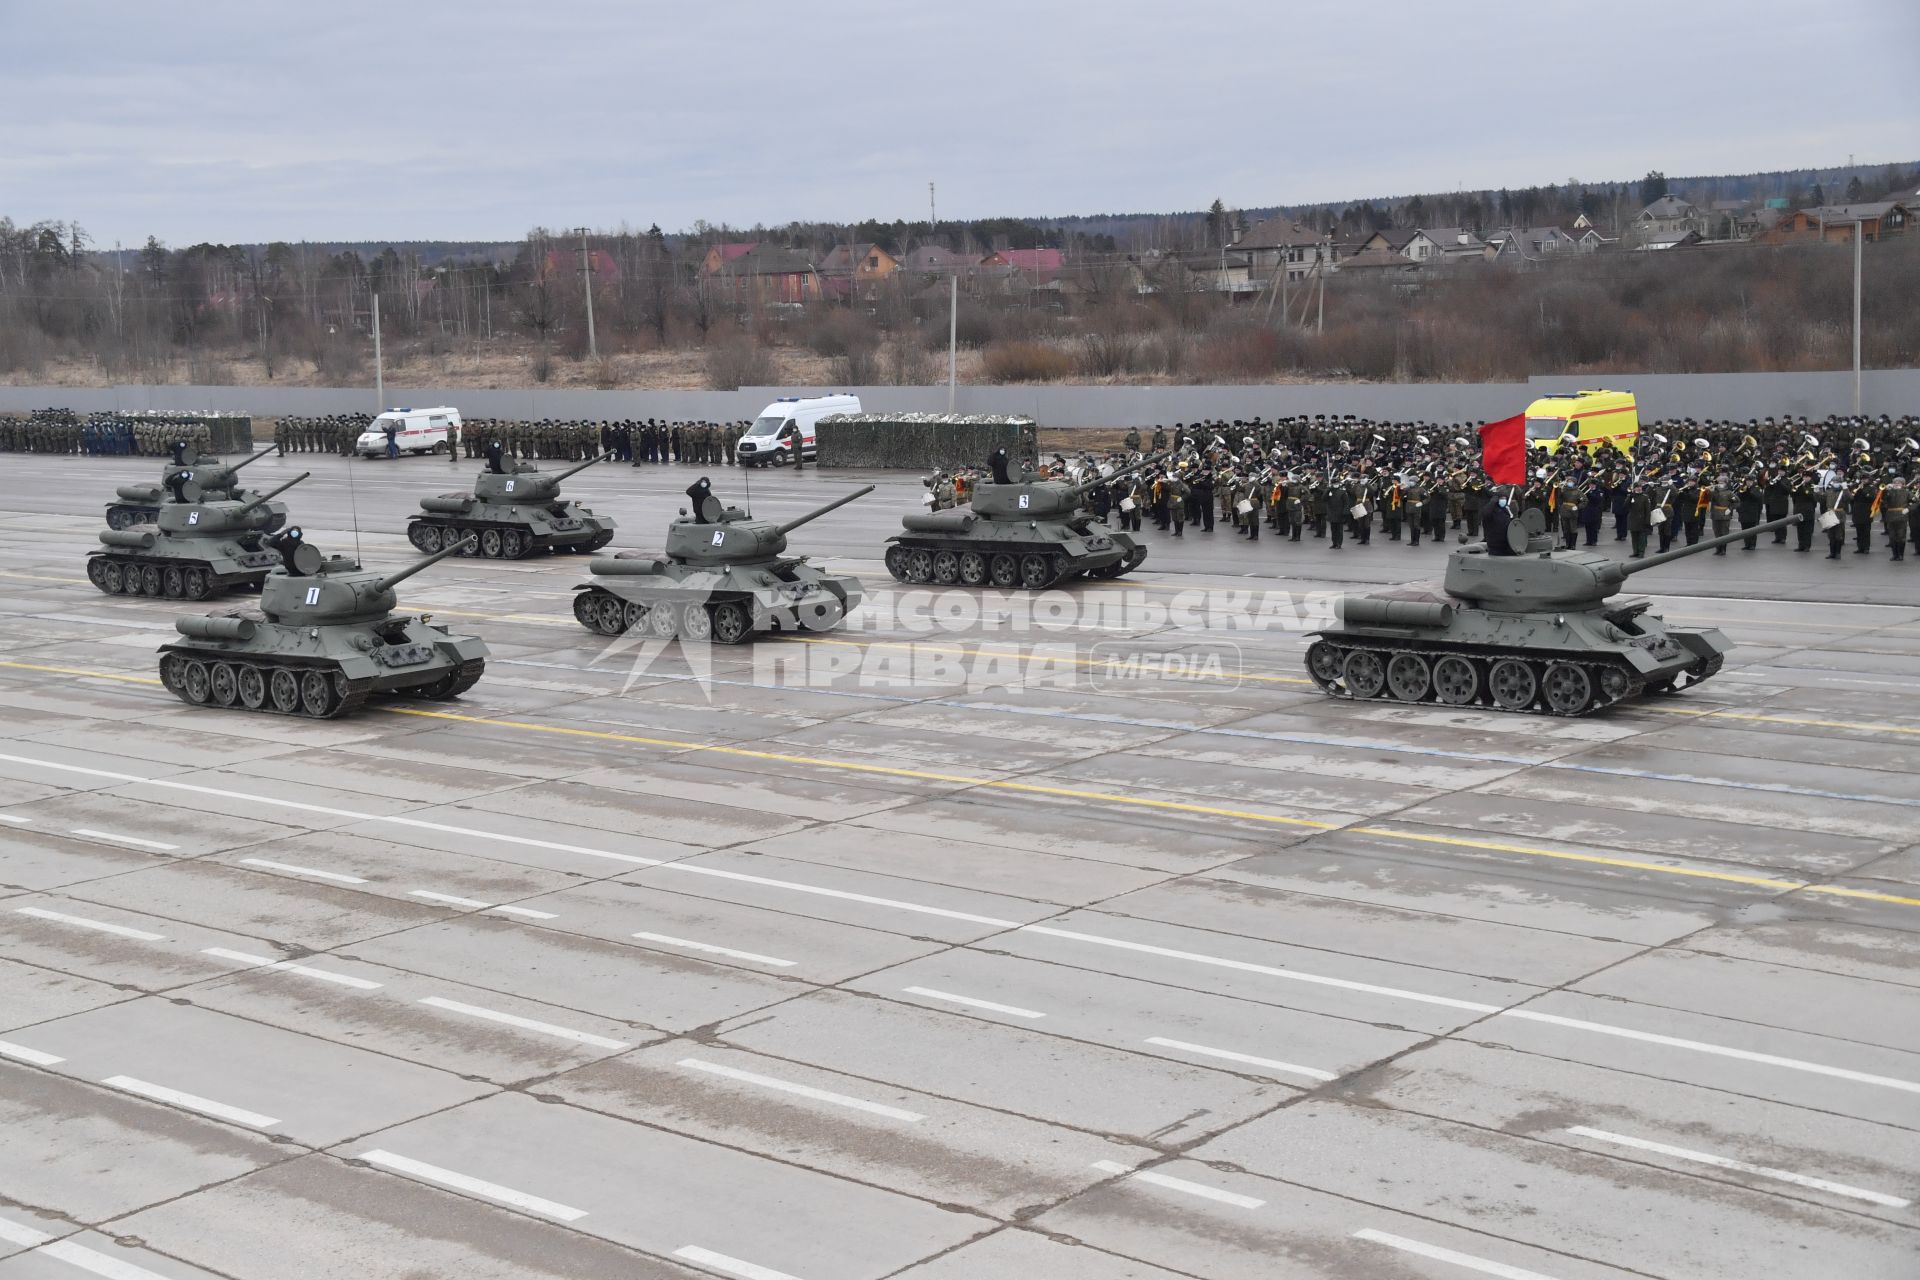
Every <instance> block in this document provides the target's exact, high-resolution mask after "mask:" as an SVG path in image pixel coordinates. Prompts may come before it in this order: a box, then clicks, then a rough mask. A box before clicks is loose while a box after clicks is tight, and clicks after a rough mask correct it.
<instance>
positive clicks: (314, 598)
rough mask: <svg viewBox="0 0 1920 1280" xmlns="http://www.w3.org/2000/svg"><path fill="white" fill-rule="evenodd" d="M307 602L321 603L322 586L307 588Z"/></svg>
mask: <svg viewBox="0 0 1920 1280" xmlns="http://www.w3.org/2000/svg"><path fill="white" fill-rule="evenodd" d="M307 603H308V604H319V603H320V588H318V587H308V588H307Z"/></svg>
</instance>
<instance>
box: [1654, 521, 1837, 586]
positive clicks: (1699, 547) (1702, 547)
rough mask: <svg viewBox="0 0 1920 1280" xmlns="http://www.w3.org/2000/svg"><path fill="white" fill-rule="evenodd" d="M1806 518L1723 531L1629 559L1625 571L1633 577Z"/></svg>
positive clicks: (1768, 522)
mask: <svg viewBox="0 0 1920 1280" xmlns="http://www.w3.org/2000/svg"><path fill="white" fill-rule="evenodd" d="M1806 518H1807V517H1805V516H1781V517H1780V518H1779V519H1778V520H1769V521H1767V522H1766V523H1765V524H1756V525H1753V526H1752V527H1751V528H1746V529H1742V530H1740V531H1739V532H1738V533H1723V534H1721V535H1720V536H1719V537H1717V538H1708V539H1707V540H1705V541H1704V542H1696V543H1694V544H1693V545H1692V546H1687V547H1675V548H1674V549H1673V550H1671V551H1662V552H1660V553H1658V554H1657V555H1651V556H1648V557H1647V558H1646V559H1644V560H1629V561H1628V562H1627V563H1626V566H1625V570H1624V571H1625V573H1626V574H1627V576H1629V577H1631V576H1632V575H1633V574H1636V573H1639V572H1641V571H1642V570H1644V569H1651V568H1653V567H1654V566H1655V565H1662V564H1667V563H1669V562H1670V561H1674V560H1678V559H1680V558H1681V557H1682V556H1690V555H1694V554H1697V553H1698V552H1701V551H1711V550H1713V549H1714V548H1715V547H1730V546H1732V545H1733V544H1734V543H1736V542H1738V541H1740V540H1741V539H1742V538H1752V537H1756V536H1758V535H1760V534H1763V533H1771V532H1772V531H1773V530H1775V529H1784V528H1786V527H1787V526H1788V525H1794V524H1799V523H1800V522H1801V521H1802V520H1804V519H1806Z"/></svg>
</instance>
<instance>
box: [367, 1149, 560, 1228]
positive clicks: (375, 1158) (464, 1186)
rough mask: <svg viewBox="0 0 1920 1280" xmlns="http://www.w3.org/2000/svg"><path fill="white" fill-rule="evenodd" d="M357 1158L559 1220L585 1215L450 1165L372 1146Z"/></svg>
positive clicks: (422, 1179) (424, 1180) (484, 1198)
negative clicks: (474, 1175)
mask: <svg viewBox="0 0 1920 1280" xmlns="http://www.w3.org/2000/svg"><path fill="white" fill-rule="evenodd" d="M358 1158H359V1159H361V1160H365V1161H366V1162H367V1163H368V1164H373V1165H379V1166H380V1167H381V1168H383V1169H390V1170H392V1171H393V1172H394V1173H404V1174H408V1175H410V1176H412V1177H415V1178H419V1179H420V1180H421V1181H423V1182H435V1183H438V1184H439V1185H441V1186H443V1187H451V1188H453V1189H454V1190H455V1191H465V1192H467V1193H468V1194H469V1195H476V1196H479V1197H480V1198H481V1199H483V1200H492V1201H494V1202H496V1203H498V1204H509V1205H512V1206H513V1207H514V1208H516V1209H525V1210H526V1211H527V1212H528V1213H537V1214H540V1215H541V1216H542V1217H547V1218H557V1219H559V1220H560V1221H561V1222H578V1221H579V1220H580V1219H582V1218H584V1217H586V1216H587V1211H586V1210H585V1209H576V1208H574V1207H573V1206H572V1205H565V1204H560V1203H558V1202H557V1201H553V1200H543V1199H541V1198H540V1197H539V1196H533V1195H528V1194H527V1193H526V1192H524V1191H515V1190H514V1189H513V1188H512V1187H503V1186H501V1185H500V1184H499V1183H497V1182H486V1181H484V1180H482V1179H480V1178H470V1177H468V1176H467V1175H466V1174H464V1173H455V1172H454V1171H453V1170H452V1169H442V1168H441V1167H440V1166H439V1165H437V1164H427V1163H426V1162H425V1161H422V1160H414V1159H411V1158H409V1157H407V1156H398V1155H395V1154H394V1153H393V1152H391V1151H382V1150H380V1149H378V1148H375V1149H374V1150H372V1151H362V1152H361V1153H360V1155H359V1157H358Z"/></svg>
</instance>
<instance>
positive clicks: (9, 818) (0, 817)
mask: <svg viewBox="0 0 1920 1280" xmlns="http://www.w3.org/2000/svg"><path fill="white" fill-rule="evenodd" d="M0 822H11V823H12V824H13V825H14V826H16V827H29V826H32V825H33V819H32V818H16V817H14V816H13V815H12V814H10V813H0Z"/></svg>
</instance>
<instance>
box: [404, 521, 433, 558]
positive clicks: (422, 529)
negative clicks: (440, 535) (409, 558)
mask: <svg viewBox="0 0 1920 1280" xmlns="http://www.w3.org/2000/svg"><path fill="white" fill-rule="evenodd" d="M431 528H433V526H432V525H430V524H410V525H408V526H407V541H408V542H411V543H412V544H413V549H414V550H415V551H426V550H427V530H429V529H431ZM435 541H438V539H435ZM434 550H436V551H437V550H439V548H437V547H436V548H434Z"/></svg>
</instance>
